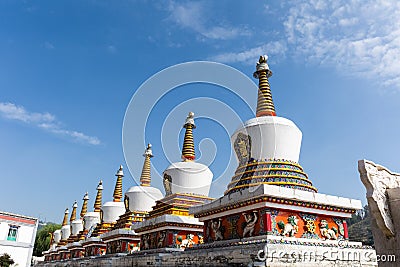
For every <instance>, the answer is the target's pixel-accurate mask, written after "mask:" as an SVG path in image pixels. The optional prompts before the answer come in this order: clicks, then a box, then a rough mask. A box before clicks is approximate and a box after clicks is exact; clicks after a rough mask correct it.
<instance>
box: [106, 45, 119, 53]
mask: <svg viewBox="0 0 400 267" xmlns="http://www.w3.org/2000/svg"><path fill="white" fill-rule="evenodd" d="M107 50H108V52H110V53H111V54H115V53H116V52H117V48H116V47H115V46H114V45H108V46H107Z"/></svg>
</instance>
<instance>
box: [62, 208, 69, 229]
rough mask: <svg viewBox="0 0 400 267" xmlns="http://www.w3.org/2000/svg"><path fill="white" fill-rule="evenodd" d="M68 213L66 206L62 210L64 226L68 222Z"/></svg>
mask: <svg viewBox="0 0 400 267" xmlns="http://www.w3.org/2000/svg"><path fill="white" fill-rule="evenodd" d="M68 213H69V211H68V208H66V209H65V211H64V220H63V222H62V226H65V225H67V224H68Z"/></svg>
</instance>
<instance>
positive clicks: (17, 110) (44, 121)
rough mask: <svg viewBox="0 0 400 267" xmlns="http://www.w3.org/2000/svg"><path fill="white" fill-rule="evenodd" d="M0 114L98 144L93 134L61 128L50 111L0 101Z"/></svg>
mask: <svg viewBox="0 0 400 267" xmlns="http://www.w3.org/2000/svg"><path fill="white" fill-rule="evenodd" d="M0 115H1V116H2V117H4V118H6V119H10V120H17V121H21V122H23V123H26V124H31V125H34V126H36V127H39V128H41V129H43V130H46V131H48V132H51V133H53V134H57V135H62V136H67V137H70V138H72V139H73V140H74V141H78V142H82V143H87V144H91V145H99V144H100V140H99V139H98V138H97V137H95V136H88V135H85V134H84V133H81V132H77V131H70V130H66V129H63V128H62V127H61V125H60V124H61V123H60V122H59V121H57V119H56V117H55V116H54V115H52V114H50V113H47V112H46V113H37V112H29V111H27V110H26V109H25V108H24V107H22V106H17V105H15V104H13V103H4V102H0Z"/></svg>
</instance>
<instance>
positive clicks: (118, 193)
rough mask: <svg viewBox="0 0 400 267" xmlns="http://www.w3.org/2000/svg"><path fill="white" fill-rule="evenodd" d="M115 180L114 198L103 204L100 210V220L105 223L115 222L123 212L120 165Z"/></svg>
mask: <svg viewBox="0 0 400 267" xmlns="http://www.w3.org/2000/svg"><path fill="white" fill-rule="evenodd" d="M115 176H117V182H116V184H115V189H114V195H113V196H114V199H113V201H108V202H106V203H104V204H103V206H102V208H101V210H102V212H103V218H102V222H103V223H106V224H110V223H115V222H116V221H117V220H118V218H119V216H121V215H122V214H124V213H125V205H124V202H122V201H121V199H122V177H124V172H123V171H122V165H121V166H120V167H119V170H118V171H117V174H115Z"/></svg>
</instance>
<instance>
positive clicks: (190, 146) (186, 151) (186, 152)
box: [182, 112, 196, 161]
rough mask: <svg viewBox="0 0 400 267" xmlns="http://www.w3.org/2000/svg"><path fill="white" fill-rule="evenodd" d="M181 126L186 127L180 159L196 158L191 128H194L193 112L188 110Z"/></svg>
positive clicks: (190, 159)
mask: <svg viewBox="0 0 400 267" xmlns="http://www.w3.org/2000/svg"><path fill="white" fill-rule="evenodd" d="M183 128H186V132H185V137H184V140H183V147H182V159H183V160H184V161H192V160H194V159H195V158H196V155H195V152H194V142H193V129H195V128H196V125H195V124H194V113H193V112H189V115H188V116H187V118H186V121H185V125H183Z"/></svg>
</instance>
